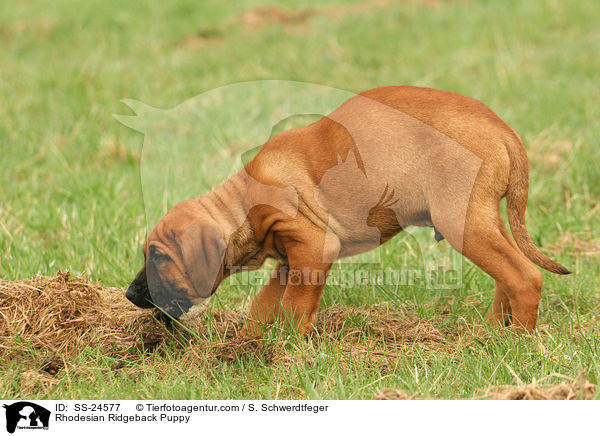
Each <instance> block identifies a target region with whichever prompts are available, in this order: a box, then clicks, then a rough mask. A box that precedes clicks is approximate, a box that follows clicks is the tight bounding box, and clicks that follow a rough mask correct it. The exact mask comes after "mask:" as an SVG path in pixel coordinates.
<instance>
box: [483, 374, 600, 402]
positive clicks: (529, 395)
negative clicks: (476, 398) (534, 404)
mask: <svg viewBox="0 0 600 436" xmlns="http://www.w3.org/2000/svg"><path fill="white" fill-rule="evenodd" d="M560 377H562V378H564V379H565V381H564V382H562V383H559V384H555V385H551V386H544V385H540V384H538V383H536V382H534V383H531V384H528V385H520V386H500V387H498V388H497V389H495V390H494V391H493V392H488V394H487V397H488V398H489V399H492V400H593V399H596V393H597V392H598V386H596V385H595V384H593V383H590V382H589V381H588V380H587V379H586V378H585V376H584V375H582V376H580V377H578V378H576V379H574V378H570V377H565V376H563V375H561V376H560Z"/></svg>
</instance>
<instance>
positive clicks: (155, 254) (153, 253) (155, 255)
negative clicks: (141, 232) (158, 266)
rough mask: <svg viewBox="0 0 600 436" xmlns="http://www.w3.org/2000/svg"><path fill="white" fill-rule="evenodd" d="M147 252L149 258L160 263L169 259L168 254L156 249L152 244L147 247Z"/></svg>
mask: <svg viewBox="0 0 600 436" xmlns="http://www.w3.org/2000/svg"><path fill="white" fill-rule="evenodd" d="M148 254H149V255H150V260H151V261H152V262H154V263H160V262H163V261H165V260H168V259H170V257H169V256H167V255H166V254H163V253H161V252H160V251H158V249H157V248H156V247H155V246H154V245H151V246H150V248H149V249H148Z"/></svg>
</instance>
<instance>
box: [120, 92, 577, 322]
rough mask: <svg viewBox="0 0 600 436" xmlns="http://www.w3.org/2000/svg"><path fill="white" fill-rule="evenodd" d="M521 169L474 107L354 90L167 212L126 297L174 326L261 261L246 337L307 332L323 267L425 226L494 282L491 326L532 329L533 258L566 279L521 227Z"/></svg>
mask: <svg viewBox="0 0 600 436" xmlns="http://www.w3.org/2000/svg"><path fill="white" fill-rule="evenodd" d="M528 173H529V164H528V161H527V155H526V152H525V148H524V146H523V143H522V141H521V139H520V137H519V135H518V134H517V133H516V132H515V131H514V130H513V129H512V128H511V127H510V126H509V125H507V124H506V123H505V122H504V121H502V120H501V119H500V118H499V117H498V116H497V115H496V114H495V113H494V112H492V111H491V110H490V109H489V108H488V107H486V106H485V105H484V104H483V103H481V102H479V101H477V100H474V99H471V98H468V97H464V96H461V95H459V94H455V93H452V92H446V91H439V90H434V89H427V88H417V87H409V86H402V87H382V88H376V89H373V90H370V91H366V92H364V93H362V94H360V95H357V96H355V97H353V98H350V99H349V100H347V101H346V102H345V103H344V104H342V105H341V106H340V107H339V108H337V109H336V110H335V111H333V112H332V113H331V114H329V115H328V116H325V117H323V118H322V119H320V120H319V121H317V122H315V123H313V124H311V125H309V126H307V127H304V128H299V129H292V130H288V131H285V132H282V133H280V134H279V135H276V136H274V137H273V138H271V139H270V140H269V141H268V142H267V143H266V144H265V145H264V146H263V147H262V148H261V150H260V152H259V153H258V154H257V155H256V157H255V158H254V159H253V160H252V161H250V162H249V163H248V164H247V165H246V166H245V167H244V168H243V169H242V170H241V171H240V172H239V173H237V174H235V175H234V176H232V177H231V178H230V179H229V180H227V181H226V182H225V183H224V184H223V185H221V186H219V187H217V188H215V189H214V190H213V191H212V192H210V193H209V194H207V195H204V196H202V197H199V198H197V199H195V200H186V201H183V202H181V203H179V204H177V205H176V206H175V207H174V208H173V209H171V210H170V211H169V212H168V213H167V215H166V216H164V217H163V218H162V219H161V220H160V221H159V222H158V224H157V225H156V227H155V228H154V229H153V230H152V231H151V233H150V235H149V237H148V239H147V241H146V244H145V247H144V255H145V259H146V260H145V265H144V267H143V268H142V269H141V271H140V272H139V273H138V275H137V277H136V278H135V280H134V281H133V282H132V284H131V285H130V287H129V289H128V290H127V298H129V299H130V300H131V301H132V302H133V303H134V304H136V305H138V306H140V307H147V308H148V307H154V306H157V307H159V308H160V309H162V310H163V311H165V312H166V313H167V314H169V315H170V316H172V317H174V318H177V317H179V316H180V315H181V314H183V313H185V312H186V311H187V310H188V309H189V308H190V307H191V306H192V305H194V304H196V303H199V302H201V301H202V300H204V299H206V298H207V297H209V296H211V295H212V294H213V293H214V292H215V290H216V289H217V287H218V286H219V284H220V283H221V281H222V280H223V279H224V278H225V277H227V276H228V275H230V274H232V273H235V272H237V271H240V270H241V268H249V269H252V268H258V267H260V266H261V265H262V264H263V262H264V260H265V259H266V258H267V257H270V258H274V259H277V260H278V264H277V266H276V268H275V271H274V272H273V274H272V276H271V278H270V279H269V280H268V282H267V283H266V284H265V286H264V287H263V288H262V289H261V290H260V292H259V293H258V294H257V295H256V297H255V298H254V301H253V303H252V306H251V309H250V322H249V324H248V331H249V332H250V333H257V332H258V331H259V329H258V326H259V324H261V323H270V322H273V321H274V320H275V319H276V318H277V317H284V316H285V317H286V319H291V320H292V321H293V322H294V323H295V325H296V327H297V328H298V329H299V331H300V332H303V333H307V332H309V331H310V330H311V329H312V328H313V325H314V322H315V318H316V314H317V310H318V307H319V303H320V300H321V294H322V292H323V288H324V285H325V280H326V278H327V274H328V272H329V270H330V268H331V265H332V263H333V262H335V261H336V260H337V259H340V258H342V257H346V256H352V255H355V254H358V253H361V252H364V251H367V250H371V249H373V248H375V247H377V246H379V245H380V244H382V243H385V242H386V241H388V240H389V239H391V238H392V237H393V236H394V235H396V234H397V233H398V232H400V231H401V230H402V229H404V228H405V227H407V226H411V225H413V226H430V227H434V228H435V237H436V239H438V240H441V239H443V238H445V239H446V240H447V241H448V242H449V243H450V244H451V245H452V247H454V248H455V249H456V250H458V251H459V252H460V253H462V254H463V255H464V256H466V257H467V258H469V259H470V260H471V261H473V262H474V263H475V264H476V265H478V266H479V267H480V268H481V269H483V270H484V271H485V272H486V273H488V274H489V275H490V276H492V277H493V278H494V280H495V281H496V289H495V298H494V304H493V319H495V320H496V321H497V322H498V323H501V324H504V323H505V322H507V321H509V320H511V321H512V323H513V324H514V325H515V327H517V328H518V329H534V328H535V325H536V322H537V313H538V305H539V301H540V296H541V292H542V274H541V273H540V271H539V270H538V269H537V268H536V267H534V266H533V264H532V262H533V263H535V264H537V265H538V266H540V267H542V268H544V269H546V270H548V271H551V272H554V273H557V274H569V271H568V270H567V269H566V268H565V267H563V266H562V265H560V264H558V263H556V262H554V261H553V260H551V259H549V258H548V257H547V256H545V255H544V254H543V253H542V252H541V251H540V250H539V249H538V248H537V247H536V246H535V245H534V243H533V242H532V240H531V238H530V236H529V234H528V232H527V228H526V227H525V207H526V204H527V197H528V186H529V175H528ZM504 197H506V202H507V211H508V221H509V224H510V228H511V230H512V234H513V236H514V239H513V238H512V237H511V235H510V234H509V233H508V230H507V228H506V225H505V223H504V221H503V218H502V215H501V213H500V200H501V199H502V198H504Z"/></svg>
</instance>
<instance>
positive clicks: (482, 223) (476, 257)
mask: <svg viewBox="0 0 600 436" xmlns="http://www.w3.org/2000/svg"><path fill="white" fill-rule="evenodd" d="M490 206H491V205H490ZM491 211H493V207H485V206H484V207H481V205H479V207H477V208H475V207H472V208H469V213H468V214H467V216H466V219H465V225H464V231H463V232H462V238H456V237H453V236H454V235H452V227H453V226H452V225H450V226H446V225H445V224H444V223H443V222H442V223H439V224H438V223H436V222H434V224H435V226H436V227H437V228H440V229H441V231H442V232H443V233H444V235H445V236H446V237H447V239H448V241H449V242H450V243H451V244H452V245H453V246H454V248H455V249H457V250H459V251H460V252H461V253H462V254H463V255H464V256H466V257H467V258H469V259H470V260H471V261H473V263H475V264H476V265H477V266H479V267H480V268H481V269H482V270H484V271H485V272H486V273H488V274H489V275H490V276H492V278H494V279H495V280H496V295H495V300H494V317H495V319H496V320H497V321H499V322H504V321H505V317H506V315H507V309H508V308H510V309H508V310H510V313H512V322H513V324H514V325H515V327H517V328H519V329H528V330H531V329H534V328H535V325H536V322H537V311H538V306H539V302H540V297H541V292H542V274H541V273H540V271H539V270H538V269H537V268H536V267H535V266H533V264H532V263H531V262H530V261H529V260H528V259H526V258H525V257H524V256H523V255H522V254H521V253H520V252H519V251H517V250H516V249H515V248H514V247H513V245H512V244H511V243H510V242H509V240H508V238H507V236H509V235H508V232H507V233H506V234H504V232H502V231H501V227H500V226H501V225H503V224H501V223H500V222H499V214H497V213H490V212H491ZM449 235H450V236H449ZM460 239H462V241H461V242H462V243H460V242H459V241H460Z"/></svg>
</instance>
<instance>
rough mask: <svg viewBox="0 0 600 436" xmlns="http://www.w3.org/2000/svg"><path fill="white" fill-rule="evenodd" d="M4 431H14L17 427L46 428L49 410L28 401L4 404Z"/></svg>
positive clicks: (29, 428)
mask: <svg viewBox="0 0 600 436" xmlns="http://www.w3.org/2000/svg"><path fill="white" fill-rule="evenodd" d="M4 408H5V409H6V431H8V432H9V433H14V432H15V430H16V429H17V428H18V429H28V430H35V429H44V430H47V429H48V423H49V421H50V411H49V410H47V409H45V408H43V407H42V406H38V405H37V404H35V403H30V402H28V401H19V402H17V403H13V404H10V405H7V404H5V405H4Z"/></svg>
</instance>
